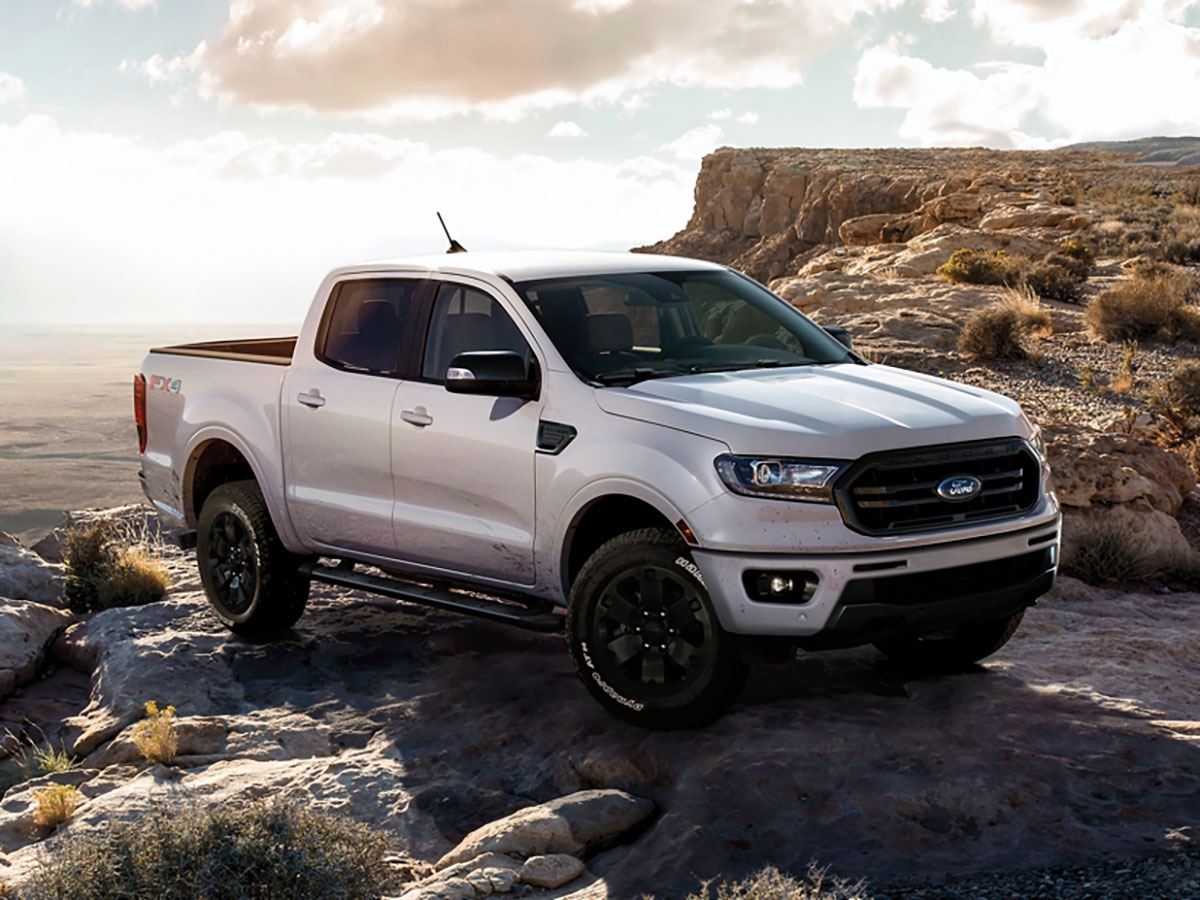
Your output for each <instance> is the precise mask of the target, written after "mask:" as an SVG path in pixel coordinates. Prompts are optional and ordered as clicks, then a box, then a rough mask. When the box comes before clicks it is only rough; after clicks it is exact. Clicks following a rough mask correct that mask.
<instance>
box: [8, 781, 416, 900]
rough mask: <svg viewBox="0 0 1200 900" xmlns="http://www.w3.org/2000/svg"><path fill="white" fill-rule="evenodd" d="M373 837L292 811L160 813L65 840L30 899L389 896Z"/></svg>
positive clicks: (333, 819)
mask: <svg viewBox="0 0 1200 900" xmlns="http://www.w3.org/2000/svg"><path fill="white" fill-rule="evenodd" d="M386 848H387V844H386V842H385V839H384V837H383V835H381V834H380V833H379V832H376V831H374V830H373V829H371V828H368V827H367V826H365V825H361V824H359V823H357V822H354V821H352V820H349V819H345V818H340V817H337V816H332V815H329V814H326V813H321V812H316V811H314V810H309V809H305V808H304V807H302V806H299V805H297V804H292V803H275V804H270V805H265V804H260V805H256V806H251V807H248V808H244V809H237V810H234V809H224V808H222V809H212V810H204V809H195V808H184V809H170V810H167V809H159V810H157V811H155V812H153V813H152V814H150V815H149V816H146V817H144V818H141V819H139V820H138V821H136V822H133V823H129V824H124V825H117V826H115V827H113V828H110V829H108V830H107V831H104V832H88V833H86V834H83V835H78V836H77V835H64V836H63V837H62V838H60V839H58V840H57V842H56V844H55V846H54V847H53V849H52V852H51V853H49V854H47V856H46V857H45V858H44V859H43V862H42V865H41V867H40V869H39V870H38V871H37V872H36V873H35V875H34V877H33V878H32V879H31V883H30V885H29V887H28V888H27V894H28V897H29V900H51V898H53V900H99V898H118V897H153V898H155V900H194V898H196V897H203V898H205V900H276V898H282V897H304V898H313V900H317V898H330V900H333V898H339V900H340V898H347V897H378V896H380V895H381V894H383V893H387V892H388V889H389V888H390V887H392V881H393V878H392V875H391V873H390V870H389V868H388V865H387V863H385V862H384V854H385V852H386Z"/></svg>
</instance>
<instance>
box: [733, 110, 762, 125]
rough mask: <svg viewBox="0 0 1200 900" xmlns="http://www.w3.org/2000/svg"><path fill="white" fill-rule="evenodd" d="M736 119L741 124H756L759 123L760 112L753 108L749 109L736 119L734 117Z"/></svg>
mask: <svg viewBox="0 0 1200 900" xmlns="http://www.w3.org/2000/svg"><path fill="white" fill-rule="evenodd" d="M734 121H735V122H737V123H738V124H739V125H755V124H757V123H758V113H756V112H755V111H754V110H752V109H751V110H747V111H746V112H744V113H742V114H741V115H740V116H738V117H737V118H736V119H734Z"/></svg>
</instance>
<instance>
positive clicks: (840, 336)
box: [825, 325, 854, 350]
mask: <svg viewBox="0 0 1200 900" xmlns="http://www.w3.org/2000/svg"><path fill="white" fill-rule="evenodd" d="M825 333H826V334H828V335H829V336H830V337H831V338H833V339H834V340H835V341H837V342H838V343H839V344H841V345H842V346H843V347H845V348H846V349H847V350H853V349H854V342H853V341H852V340H850V332H848V331H847V330H846V329H845V328H841V327H839V326H837V325H826V326H825Z"/></svg>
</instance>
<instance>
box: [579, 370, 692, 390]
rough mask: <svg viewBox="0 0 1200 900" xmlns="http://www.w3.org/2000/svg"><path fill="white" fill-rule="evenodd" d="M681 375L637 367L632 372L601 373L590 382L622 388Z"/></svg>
mask: <svg viewBox="0 0 1200 900" xmlns="http://www.w3.org/2000/svg"><path fill="white" fill-rule="evenodd" d="M683 374H685V373H684V371H683V370H682V369H651V368H649V367H648V366H637V367H636V368H634V369H633V370H629V369H616V370H614V371H612V372H601V373H600V374H599V375H593V376H592V380H593V381H598V382H600V383H601V384H619V385H622V386H624V385H630V384H637V383H638V382H639V381H648V380H650V379H651V378H672V377H674V376H676V375H683Z"/></svg>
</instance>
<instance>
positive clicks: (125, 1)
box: [72, 0, 157, 10]
mask: <svg viewBox="0 0 1200 900" xmlns="http://www.w3.org/2000/svg"><path fill="white" fill-rule="evenodd" d="M72 2H73V3H74V4H75V5H76V6H82V7H85V8H86V7H89V6H100V5H101V4H102V3H104V2H106V0H72ZM108 2H111V3H113V4H115V5H116V6H121V7H124V8H125V9H129V10H138V9H148V8H149V7H152V6H154V5H155V3H156V2H157V0H108Z"/></svg>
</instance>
